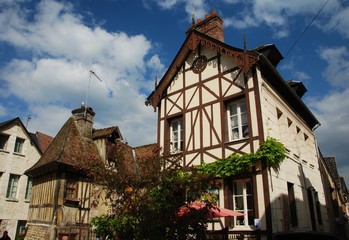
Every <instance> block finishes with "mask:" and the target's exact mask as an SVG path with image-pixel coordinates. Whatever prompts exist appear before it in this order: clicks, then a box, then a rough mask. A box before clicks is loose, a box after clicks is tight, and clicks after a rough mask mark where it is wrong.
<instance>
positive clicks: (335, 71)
mask: <svg viewBox="0 0 349 240" xmlns="http://www.w3.org/2000/svg"><path fill="white" fill-rule="evenodd" d="M318 52H319V55H320V57H321V58H322V59H323V60H325V61H326V62H327V67H326V69H325V70H324V71H323V75H324V78H325V79H326V80H327V81H328V82H329V83H330V84H332V85H333V86H336V87H340V88H348V87H349V50H348V49H347V47H345V46H341V47H335V48H322V49H320V50H319V51H318Z"/></svg>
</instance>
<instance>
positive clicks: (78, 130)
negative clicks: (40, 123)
mask: <svg viewBox="0 0 349 240" xmlns="http://www.w3.org/2000/svg"><path fill="white" fill-rule="evenodd" d="M94 115H95V113H94V112H93V110H92V108H85V107H84V106H81V107H80V108H78V109H75V110H73V111H72V117H70V118H69V119H68V120H67V121H66V123H65V124H64V125H63V126H62V128H61V129H60V131H59V132H58V134H57V135H56V137H55V138H54V139H53V141H52V143H51V144H50V146H49V147H48V149H47V150H46V152H45V153H44V154H43V155H42V157H41V158H40V159H39V161H38V162H37V163H36V164H35V165H34V166H33V167H31V168H30V169H28V170H27V171H26V174H27V175H28V176H30V177H32V179H33V188H32V198H31V200H30V205H29V214H28V223H27V235H26V238H27V239H37V240H39V239H42V240H56V239H59V240H61V239H62V238H63V237H64V236H68V238H69V239H96V237H95V236H94V233H93V231H92V229H91V226H90V221H91V219H92V217H94V216H98V215H101V214H103V213H106V211H107V210H108V207H107V206H104V204H103V202H102V200H101V196H102V195H103V191H102V188H101V187H100V186H98V185H96V184H94V183H93V181H92V180H91V179H90V178H89V177H88V172H86V171H82V170H81V169H82V164H86V163H89V162H93V161H102V162H103V163H104V164H106V165H111V166H113V167H116V168H117V169H118V170H120V172H122V173H123V174H125V176H126V175H128V176H129V175H135V174H137V162H138V161H136V157H137V156H139V154H142V151H141V150H142V149H144V147H139V148H132V147H130V146H128V145H127V144H125V143H123V142H122V140H123V139H122V135H121V133H120V131H119V128H118V127H116V126H114V127H109V128H104V129H93V123H94ZM149 146H152V147H153V148H154V147H155V145H149ZM139 162H142V161H141V159H140V160H139Z"/></svg>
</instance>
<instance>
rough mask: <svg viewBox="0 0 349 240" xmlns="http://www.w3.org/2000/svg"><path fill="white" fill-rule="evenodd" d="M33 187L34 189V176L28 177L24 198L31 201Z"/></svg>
mask: <svg viewBox="0 0 349 240" xmlns="http://www.w3.org/2000/svg"><path fill="white" fill-rule="evenodd" d="M32 189H33V178H32V177H28V178H27V186H26V188H25V195H24V200H25V201H29V200H30V197H31V195H32Z"/></svg>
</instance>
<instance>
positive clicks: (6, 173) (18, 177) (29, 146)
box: [0, 117, 49, 239]
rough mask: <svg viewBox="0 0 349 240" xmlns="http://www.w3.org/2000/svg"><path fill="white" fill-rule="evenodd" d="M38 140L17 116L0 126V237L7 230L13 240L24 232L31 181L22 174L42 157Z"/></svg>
mask: <svg viewBox="0 0 349 240" xmlns="http://www.w3.org/2000/svg"><path fill="white" fill-rule="evenodd" d="M37 134H41V133H37ZM45 136H47V135H45ZM48 138H49V136H48V137H47V139H48ZM40 139H41V138H40ZM38 140H39V138H36V135H35V134H32V133H29V132H28V131H27V129H26V127H25V126H24V125H23V123H22V121H21V120H20V119H19V118H18V117H17V118H14V119H11V120H9V121H6V122H2V123H0V236H2V234H3V232H4V231H5V230H6V231H8V233H9V236H10V237H11V238H12V239H15V236H16V235H18V234H19V233H24V232H25V226H26V222H27V217H28V208H29V200H30V196H31V190H32V179H31V178H30V177H27V176H26V175H24V172H25V171H26V170H27V169H28V168H30V167H32V166H33V165H34V164H35V163H36V162H37V161H38V160H39V158H40V156H41V154H42V150H41V148H40V146H39V144H38ZM41 140H42V139H41Z"/></svg>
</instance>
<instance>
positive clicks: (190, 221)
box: [83, 148, 211, 240]
mask: <svg viewBox="0 0 349 240" xmlns="http://www.w3.org/2000/svg"><path fill="white" fill-rule="evenodd" d="M127 151H128V150H127V148H124V149H119V150H118V151H117V152H115V153H114V155H116V159H117V162H118V164H111V165H112V166H111V165H105V164H97V163H96V162H94V163H93V164H92V165H91V164H90V165H88V164H84V166H83V167H84V168H85V170H88V171H87V172H89V174H90V176H91V177H93V178H94V181H95V182H96V183H97V184H99V185H100V186H102V187H103V189H104V191H105V193H106V199H105V200H106V202H107V203H108V205H109V211H108V213H106V214H105V215H103V216H98V217H95V218H93V219H92V226H93V228H94V230H95V232H96V233H97V234H98V235H99V236H100V237H101V238H102V239H122V240H128V239H130V240H131V239H132V240H141V239H142V240H153V239H154V240H158V239H168V240H177V239H178V240H179V239H180V240H185V239H205V230H206V222H207V214H208V209H209V208H210V207H211V205H210V204H207V205H206V206H207V207H206V208H204V209H202V210H195V209H191V210H190V211H189V212H188V213H186V214H182V215H181V214H180V211H179V209H180V207H182V206H183V205H185V204H186V203H189V202H191V201H195V200H197V199H199V198H200V197H201V196H202V195H203V194H204V193H205V191H206V190H207V188H208V184H209V182H210V179H209V177H208V175H206V174H202V173H198V172H197V171H196V169H195V168H191V169H183V168H181V167H180V166H179V165H180V164H176V165H172V166H171V167H169V165H171V164H173V163H179V162H178V161H179V160H178V159H174V158H171V157H168V158H164V157H159V154H158V153H156V154H150V155H149V156H142V157H141V158H140V159H138V162H137V163H138V166H137V167H138V168H137V171H132V168H130V167H127V166H126V167H125V166H120V163H121V162H124V163H132V164H133V163H134V161H133V160H132V159H130V155H129V154H127ZM121 165H122V164H121ZM165 166H168V167H165ZM86 168H88V169H86ZM125 169H129V170H130V169H131V171H126V170H125Z"/></svg>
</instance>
